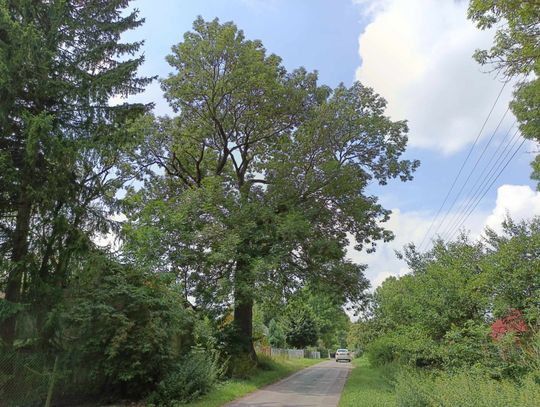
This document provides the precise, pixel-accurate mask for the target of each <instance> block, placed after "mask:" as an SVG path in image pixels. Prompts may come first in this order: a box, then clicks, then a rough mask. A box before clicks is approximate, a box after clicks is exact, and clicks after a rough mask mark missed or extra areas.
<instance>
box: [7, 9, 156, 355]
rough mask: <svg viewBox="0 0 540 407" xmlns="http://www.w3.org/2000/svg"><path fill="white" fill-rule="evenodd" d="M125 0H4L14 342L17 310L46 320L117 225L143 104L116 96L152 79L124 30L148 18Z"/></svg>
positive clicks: (9, 283)
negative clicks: (133, 124) (115, 207)
mask: <svg viewBox="0 0 540 407" xmlns="http://www.w3.org/2000/svg"><path fill="white" fill-rule="evenodd" d="M128 3H129V1H128V0H84V1H81V0H49V1H44V0H16V1H13V0H0V291H2V292H4V293H5V299H3V300H0V323H1V329H0V334H1V339H2V341H3V342H4V343H5V344H6V345H8V346H9V345H11V344H12V343H13V341H14V339H16V329H17V328H16V326H17V312H20V311H21V309H23V308H25V307H27V306H28V305H35V308H34V311H37V313H38V314H41V316H39V315H38V320H41V322H43V319H44V318H45V317H44V315H43V313H45V312H46V311H47V310H48V309H50V308H51V306H53V305H54V303H55V302H57V301H59V300H60V298H61V296H62V289H63V288H65V287H66V286H67V284H69V282H70V279H71V277H72V275H73V270H74V269H75V268H76V267H77V266H78V265H79V264H80V261H79V260H80V258H81V256H80V255H81V254H84V252H87V251H88V250H91V249H92V242H91V237H92V235H93V234H94V233H96V232H105V231H107V230H108V228H109V226H110V222H109V221H108V210H109V209H111V208H112V206H111V204H112V203H113V197H114V195H115V192H116V190H117V189H118V188H119V187H120V185H121V184H122V180H121V179H119V178H118V177H117V176H116V175H115V174H116V172H115V167H116V165H117V164H118V163H119V162H120V161H119V158H120V157H121V153H122V149H123V148H125V147H126V145H128V144H129V142H130V140H129V138H128V133H127V132H126V131H125V130H124V128H125V124H126V123H127V122H128V121H130V120H132V119H133V118H134V117H136V116H138V115H140V114H141V113H143V112H144V111H145V110H146V109H145V107H144V106H141V105H132V104H124V105H121V106H110V104H109V99H110V98H111V97H112V96H115V95H124V96H127V95H130V94H134V93H137V92H139V91H141V90H142V89H143V87H144V86H145V85H146V84H147V83H148V81H149V80H148V79H145V78H139V77H137V74H136V71H137V68H138V67H139V66H140V64H141V63H142V61H143V59H142V57H140V56H135V55H134V54H135V53H136V52H137V50H138V49H139V47H140V45H141V43H140V42H136V43H122V42H120V36H121V35H122V34H123V33H124V32H125V31H126V30H130V29H133V28H135V27H138V26H139V25H140V24H141V23H142V20H140V19H139V18H138V17H137V12H135V11H134V12H131V13H130V12H128V13H126V10H125V9H126V7H127V6H128ZM22 304H25V305H24V306H23V305H22ZM38 325H39V322H38Z"/></svg>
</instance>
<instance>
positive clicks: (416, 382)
mask: <svg viewBox="0 0 540 407" xmlns="http://www.w3.org/2000/svg"><path fill="white" fill-rule="evenodd" d="M396 397H397V404H398V406H399V407H455V406H459V407H536V406H539V405H540V385H539V384H537V383H536V382H535V381H534V380H533V379H532V378H526V379H525V380H524V381H523V382H522V383H521V384H520V383H517V382H513V381H508V380H501V381H498V380H494V379H491V378H489V377H487V376H485V375H481V374H477V373H474V372H472V371H464V372H460V373H456V374H448V373H440V374H438V375H433V374H431V375H430V374H425V373H419V372H412V371H403V372H401V373H400V374H399V376H398V379H397V383H396Z"/></svg>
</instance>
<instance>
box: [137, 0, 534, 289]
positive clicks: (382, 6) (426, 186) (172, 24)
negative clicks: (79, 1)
mask: <svg viewBox="0 0 540 407" xmlns="http://www.w3.org/2000/svg"><path fill="white" fill-rule="evenodd" d="M132 5H133V6H134V7H136V8H138V9H139V10H140V15H141V17H144V18H145V19H146V22H145V24H144V25H143V26H142V27H141V28H139V29H137V30H136V31H134V32H131V33H129V34H128V39H130V40H132V39H144V40H145V45H144V53H145V56H146V62H145V64H144V66H143V68H142V73H143V74H147V75H158V76H160V77H165V76H167V74H168V73H169V72H170V71H171V69H170V68H169V66H168V65H167V63H166V62H165V55H167V54H168V53H169V52H170V48H171V46H172V45H173V44H176V43H178V42H180V41H181V40H182V36H183V34H184V32H186V31H188V30H190V29H191V25H192V22H193V20H194V19H195V18H196V17H197V16H198V15H202V16H203V17H204V18H205V19H207V20H209V19H213V18H215V17H218V18H219V19H220V20H221V21H234V22H235V23H236V25H237V26H238V27H239V28H240V29H242V30H244V32H245V34H246V36H247V37H248V38H250V39H260V40H261V41H262V42H263V44H264V45H265V47H266V49H267V50H268V51H269V52H271V53H275V54H277V55H279V56H281V57H282V59H283V64H284V65H285V67H287V68H288V69H294V68H296V67H299V66H304V67H305V68H307V69H308V70H317V71H318V72H319V78H320V82H321V83H324V84H327V85H330V86H336V85H337V84H339V83H340V82H343V83H345V84H346V85H350V84H351V83H352V82H353V81H354V80H360V81H361V82H363V83H364V84H366V85H368V86H372V87H373V88H374V89H375V91H377V92H378V93H380V94H382V95H383V96H384V97H385V98H387V99H388V102H389V111H388V113H389V115H390V116H391V117H392V118H395V119H408V120H409V124H410V147H409V149H408V151H407V154H406V156H407V157H410V158H417V159H420V160H421V162H422V165H421V167H420V169H419V170H418V171H417V173H416V175H415V180H414V181H412V182H409V183H400V182H391V183H390V184H389V185H387V186H385V187H383V188H381V187H378V186H372V187H371V188H370V192H372V193H374V194H376V195H378V196H379V197H380V200H381V202H382V203H383V205H384V206H385V207H387V208H389V209H392V210H393V211H394V215H393V217H392V219H391V221H390V223H389V224H388V227H390V228H391V229H392V230H393V231H394V232H395V234H396V240H395V241H394V242H392V243H391V244H388V245H381V247H380V249H379V250H378V252H377V253H376V254H374V255H366V254H362V253H356V252H354V251H352V250H351V251H350V257H351V258H352V259H353V260H355V261H360V262H367V263H368V264H369V270H368V272H367V275H368V277H369V278H370V280H371V281H372V284H373V285H374V286H376V285H377V284H380V282H381V281H382V280H383V279H384V278H386V277H388V276H389V275H401V274H403V273H405V272H406V271H407V270H406V266H405V265H404V263H401V262H400V261H398V260H397V259H396V258H395V256H394V250H395V249H399V248H400V247H401V246H402V245H403V244H404V243H406V242H408V241H410V240H413V241H416V243H419V241H420V240H421V237H422V236H423V235H424V234H425V233H426V231H427V228H428V227H429V224H430V223H431V221H432V219H433V216H434V215H435V213H436V211H437V209H438V208H439V205H440V204H441V203H442V200H443V198H444V196H445V195H446V193H447V191H448V189H449V187H450V184H451V183H452V181H453V179H454V177H455V175H456V173H457V171H458V169H459V167H460V165H461V163H462V162H463V160H464V158H465V156H466V155H467V154H468V152H469V150H470V148H471V145H472V143H473V141H474V139H475V138H476V136H477V134H478V132H479V130H480V128H481V126H482V123H483V122H484V120H485V119H486V116H487V114H488V112H489V110H490V108H491V105H492V103H493V102H494V100H495V97H496V95H497V93H498V92H499V90H500V88H501V81H500V80H499V79H497V78H495V77H494V75H493V74H489V73H484V72H482V70H484V71H485V70H486V69H483V68H481V67H480V66H478V65H477V64H476V63H475V62H474V61H473V60H472V56H471V55H472V53H473V51H474V49H475V48H478V47H485V46H488V45H489V44H490V42H491V39H492V34H493V33H489V32H483V33H482V32H479V31H478V30H477V29H476V28H475V27H474V26H473V25H472V24H471V23H470V22H468V21H467V20H466V3H464V2H461V1H455V0H331V1H330V0H266V1H264V0H227V1H225V0H176V1H175V0H159V1H156V0H154V1H149V0H136V1H134V2H133V3H132ZM510 90H511V86H510V85H509V86H507V88H506V89H505V91H504V92H503V94H502V98H501V101H500V103H499V104H498V105H497V106H496V108H495V110H494V112H493V115H492V118H491V120H490V121H488V124H487V126H486V129H485V131H484V133H483V134H482V135H481V136H480V141H479V144H478V145H477V146H476V147H475V149H474V150H473V154H472V155H471V160H470V163H469V165H468V166H467V167H465V169H464V175H465V176H466V175H467V174H468V168H470V167H471V166H472V164H474V162H475V161H476V158H477V157H478V155H479V154H480V153H481V151H482V149H483V146H484V145H485V143H486V141H487V139H489V137H490V136H491V134H492V133H493V130H494V128H495V125H496V123H497V121H498V120H499V119H500V118H501V117H502V115H503V112H504V110H505V109H506V106H507V102H508V100H509V98H510ZM137 99H139V100H144V101H154V102H156V113H157V114H167V113H170V109H169V108H168V106H167V104H166V102H165V101H164V100H163V98H162V96H161V90H160V89H159V84H158V83H155V84H153V85H152V86H150V88H149V89H148V90H147V91H146V92H145V93H144V94H143V95H140V96H138V97H137ZM511 123H512V117H511V115H507V118H506V119H505V120H504V121H503V124H502V125H501V128H500V129H499V131H498V132H496V133H495V137H494V138H493V141H492V144H491V145H490V147H489V148H487V150H486V153H485V157H489V155H490V154H491V153H493V151H494V149H495V148H496V146H497V143H500V142H501V140H502V136H503V131H506V130H507V129H508V128H509V127H510V125H511ZM534 148H535V147H534V146H533V145H532V144H529V143H527V144H526V145H525V148H524V149H523V150H522V151H521V152H519V153H518V154H517V155H516V157H515V159H514V160H513V161H512V162H511V164H510V165H509V166H508V168H507V169H506V171H505V172H504V173H503V174H502V176H501V177H500V178H499V179H498V181H497V182H496V183H495V184H494V186H493V187H492V188H491V189H490V190H489V193H488V194H487V195H486V197H485V199H484V200H483V201H482V203H481V204H480V205H479V206H478V207H477V208H476V210H475V211H474V212H473V213H472V214H471V217H470V219H469V221H468V222H467V223H466V225H465V226H466V228H467V229H470V230H471V233H472V234H473V235H478V234H479V233H480V232H481V230H482V228H483V227H484V226H485V225H490V226H493V227H496V225H497V224H498V223H500V220H501V219H502V217H503V216H504V214H505V213H506V212H507V211H508V212H509V213H511V214H512V216H515V217H517V218H523V217H526V216H530V215H532V214H534V213H538V214H540V194H538V193H536V192H535V191H534V188H535V185H534V183H533V182H532V181H530V179H529V173H530V168H529V161H531V160H532V158H533V154H531V153H527V152H528V151H531V150H533V149H534ZM482 163H483V161H480V164H479V168H482ZM472 179H474V177H473V178H472ZM460 182H461V181H458V187H459V186H460ZM468 188H469V187H466V188H465V189H464V194H463V195H462V196H461V197H458V198H457V204H458V205H459V203H460V202H462V200H463V199H465V198H466V194H465V192H466V191H468ZM453 198H454V195H452V196H451V197H450V202H451V201H452V200H453ZM446 209H447V208H445V210H443V213H444V212H445V211H446ZM454 211H455V210H454ZM451 215H452V213H451ZM451 215H450V216H451Z"/></svg>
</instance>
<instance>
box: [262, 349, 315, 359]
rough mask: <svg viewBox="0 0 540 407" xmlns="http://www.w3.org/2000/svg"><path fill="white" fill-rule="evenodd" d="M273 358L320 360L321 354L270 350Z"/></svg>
mask: <svg viewBox="0 0 540 407" xmlns="http://www.w3.org/2000/svg"><path fill="white" fill-rule="evenodd" d="M270 356H271V357H284V358H288V359H301V358H309V359H320V358H321V353H320V352H310V351H306V350H304V349H280V348H270Z"/></svg>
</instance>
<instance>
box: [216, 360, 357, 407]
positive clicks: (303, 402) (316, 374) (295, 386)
mask: <svg viewBox="0 0 540 407" xmlns="http://www.w3.org/2000/svg"><path fill="white" fill-rule="evenodd" d="M351 369H352V365H351V364H350V363H347V362H339V363H338V362H336V361H335V360H329V361H327V362H322V363H319V364H317V365H315V366H312V367H308V368H307V369H304V370H301V371H299V372H296V373H295V374H293V375H291V376H289V377H287V378H285V379H283V380H281V381H279V382H277V383H274V384H271V385H270V386H267V387H265V388H263V389H261V390H258V391H256V392H253V393H251V394H249V395H248V396H246V397H243V398H241V399H239V400H235V401H233V402H231V403H228V404H226V405H225V406H226V407H246V406H253V407H293V406H294V407H300V406H301V407H312V406H313V407H315V406H321V407H322V406H324V407H336V406H337V405H338V403H339V397H340V396H341V391H342V390H343V386H344V385H345V381H346V380H347V376H348V375H349V372H350V370H351Z"/></svg>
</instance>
